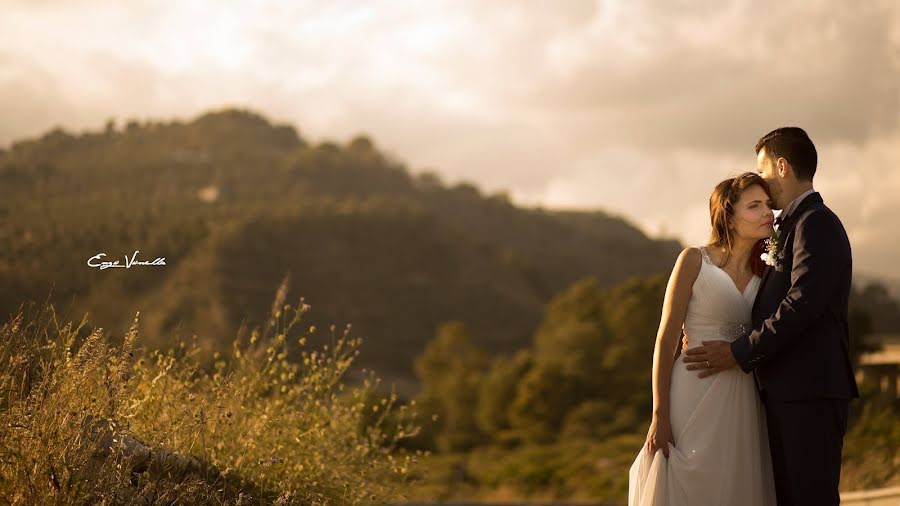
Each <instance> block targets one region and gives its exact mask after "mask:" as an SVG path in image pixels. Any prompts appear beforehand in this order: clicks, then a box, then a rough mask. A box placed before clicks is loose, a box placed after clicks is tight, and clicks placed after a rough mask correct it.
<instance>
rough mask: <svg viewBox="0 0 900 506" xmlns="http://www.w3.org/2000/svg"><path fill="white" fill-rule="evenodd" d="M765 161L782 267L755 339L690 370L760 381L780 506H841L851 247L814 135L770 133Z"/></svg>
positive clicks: (759, 314) (714, 349)
mask: <svg viewBox="0 0 900 506" xmlns="http://www.w3.org/2000/svg"><path fill="white" fill-rule="evenodd" d="M756 154H757V158H756V162H757V172H759V174H760V175H761V176H762V177H763V178H764V179H765V180H766V181H767V182H768V183H769V186H770V191H771V197H772V200H773V203H774V205H773V207H774V208H776V209H779V208H780V209H782V212H781V215H780V216H779V217H778V219H776V220H775V225H776V226H777V230H778V235H779V236H780V238H779V240H778V241H777V242H778V243H779V250H778V252H777V253H776V254H775V255H774V256H775V259H774V260H775V262H774V266H770V267H768V268H766V272H765V275H764V277H763V279H762V283H761V284H760V288H759V291H758V292H757V296H756V300H755V301H754V304H753V313H752V320H753V329H754V330H753V331H752V332H751V333H750V334H748V335H744V336H742V337H740V338H738V339H737V340H736V341H734V342H731V343H729V342H728V341H704V343H703V344H704V346H700V347H696V348H694V349H691V350H687V351H685V357H684V361H685V362H688V363H690V365H689V366H688V369H692V370H702V371H703V372H701V373H700V376H701V377H705V376H710V375H712V374H716V373H719V372H721V371H724V370H727V369H730V368H731V367H734V366H735V365H740V367H741V369H743V370H744V372H748V373H749V372H750V371H754V372H755V375H756V381H757V385H758V387H759V391H760V397H761V399H762V401H763V403H764V405H765V407H766V418H767V423H766V425H767V428H768V433H769V448H770V450H771V454H772V468H773V471H774V473H775V490H776V494H777V497H778V506H785V505H795V506H796V505H807V504H809V505H837V504H839V502H840V496H839V494H838V485H839V482H840V476H841V450H842V447H843V440H844V434H845V433H846V432H847V418H848V414H849V405H850V400H851V399H853V398H857V397H859V391H858V390H857V387H856V380H855V379H854V376H853V369H852V367H851V365H850V350H849V347H850V342H849V331H848V326H847V299H848V297H849V294H850V279H851V270H852V269H851V266H852V261H851V255H850V242H849V240H848V239H847V233H846V232H845V231H844V227H843V225H842V224H841V221H840V220H839V219H838V217H837V216H836V215H835V214H834V213H833V212H832V211H831V209H829V208H828V207H827V206H825V204H824V203H823V201H822V197H821V196H820V195H819V193H818V192H816V191H815V190H813V176H814V175H815V173H816V163H817V155H816V148H815V146H814V145H813V143H812V141H811V140H810V139H809V137H808V136H807V135H806V132H804V131H803V130H802V129H800V128H796V127H786V128H779V129H777V130H774V131H772V132H769V133H768V134H766V135H765V136H763V137H762V138H761V139H760V140H759V142H757V144H756ZM738 458H740V456H738Z"/></svg>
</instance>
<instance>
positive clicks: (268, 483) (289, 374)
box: [0, 287, 423, 504]
mask: <svg viewBox="0 0 900 506" xmlns="http://www.w3.org/2000/svg"><path fill="white" fill-rule="evenodd" d="M282 288H283V289H282V290H280V291H279V294H280V297H276V301H275V304H274V306H273V308H272V313H271V318H270V319H269V322H268V324H267V325H266V326H265V327H264V328H262V329H254V330H253V331H252V332H249V335H246V334H247V333H246V332H245V333H243V334H244V335H239V336H238V338H237V339H236V340H235V341H234V343H233V346H232V347H231V350H230V351H229V352H228V353H222V354H217V356H216V361H215V364H214V367H213V368H212V369H211V370H205V369H202V368H200V367H199V366H198V362H197V361H196V360H195V357H196V356H197V354H198V352H199V349H198V347H197V346H196V343H192V342H187V343H180V344H179V345H178V346H177V347H176V348H175V349H172V350H170V351H167V352H161V351H146V350H144V349H142V348H141V346H140V345H141V340H140V338H139V331H138V328H139V315H136V316H135V318H134V324H133V325H132V327H131V330H130V331H129V332H128V333H127V334H126V335H125V336H124V337H122V338H120V339H114V338H112V337H111V336H109V335H108V334H106V333H105V332H104V331H103V329H99V328H98V329H94V330H92V331H90V332H87V331H86V328H87V327H88V325H87V320H86V319H82V321H81V323H80V324H77V325H76V324H73V323H72V322H68V323H62V322H60V321H59V319H58V317H57V313H56V311H55V309H54V307H53V306H52V305H45V306H43V307H41V306H39V305H35V304H31V305H28V306H24V305H23V306H22V309H21V311H20V312H19V314H18V315H17V316H15V318H13V319H12V320H11V321H8V322H7V323H6V324H5V325H3V326H2V330H0V362H2V363H3V364H4V367H3V368H2V369H0V503H3V504H173V503H188V504H362V503H374V502H383V501H387V500H390V499H396V498H397V494H398V493H400V492H401V491H402V489H401V488H400V487H402V486H404V483H405V482H406V481H408V480H409V479H410V476H411V474H410V471H409V470H410V466H411V465H413V464H415V463H416V461H417V459H419V458H420V457H421V456H423V452H409V451H405V450H403V449H399V448H397V444H398V442H399V441H401V440H403V439H404V438H407V437H409V436H410V435H413V434H415V432H416V426H415V413H414V412H413V409H414V406H405V405H404V406H398V405H397V404H398V403H397V402H396V401H397V400H396V396H389V397H382V398H378V397H377V396H376V395H375V388H374V387H375V385H376V384H377V383H378V382H379V380H378V378H375V377H374V375H372V374H371V373H370V374H369V377H368V378H367V379H366V381H365V382H364V384H362V385H360V386H357V387H354V388H347V387H345V385H344V383H343V382H342V375H343V374H344V372H345V371H346V370H347V368H348V367H349V366H350V364H351V363H352V361H353V359H354V357H355V356H356V355H357V354H358V353H359V351H358V348H359V345H360V342H361V341H360V340H359V339H351V338H350V337H349V330H350V326H349V325H348V326H347V328H346V330H345V331H344V333H343V335H342V336H339V337H338V338H335V334H334V330H335V329H334V327H333V326H332V327H331V343H330V344H328V345H325V346H324V347H323V348H322V349H320V350H308V349H306V346H307V345H306V340H307V339H308V337H309V335H311V334H312V333H314V332H315V329H314V328H309V329H308V332H306V331H304V332H301V331H299V330H298V329H299V326H298V324H299V323H300V321H301V319H302V316H303V315H304V313H306V312H307V311H308V309H309V305H307V304H305V303H304V302H303V299H301V301H300V304H299V305H298V306H297V307H296V308H293V307H291V305H283V303H284V299H283V294H284V293H285V290H284V287H282Z"/></svg>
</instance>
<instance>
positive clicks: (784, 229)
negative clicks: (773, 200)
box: [750, 192, 823, 315]
mask: <svg viewBox="0 0 900 506" xmlns="http://www.w3.org/2000/svg"><path fill="white" fill-rule="evenodd" d="M821 202H823V200H822V196H821V195H820V194H819V192H812V193H810V194H809V195H807V196H806V198H804V199H803V200H801V201H800V203H799V204H797V208H796V209H794V210H793V211H792V212H791V215H790V216H788V217H787V218H785V220H784V223H782V224H781V227H779V229H778V236H779V237H781V238H782V239H783V238H785V237H786V236H787V234H788V232H790V231H791V228H792V227H793V226H794V222H795V221H796V218H797V217H798V216H800V215H802V214H803V212H804V211H806V209H807V208H808V207H809V206H811V205H813V204H816V203H821ZM772 270H773V269H772V266H771V265H766V272H765V273H763V278H762V281H761V282H760V283H759V290H757V291H756V298H755V299H754V300H753V309H752V311H751V313H750V314H751V315H755V314H756V308H757V306H758V305H759V300H760V299H761V298H762V293H763V288H765V286H766V281H767V280H768V279H769V275H770V274H771V273H772Z"/></svg>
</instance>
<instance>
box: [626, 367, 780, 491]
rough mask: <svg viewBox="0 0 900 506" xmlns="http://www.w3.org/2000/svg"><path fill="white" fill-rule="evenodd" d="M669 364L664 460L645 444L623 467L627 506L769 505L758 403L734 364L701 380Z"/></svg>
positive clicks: (768, 467)
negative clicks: (668, 426) (627, 466)
mask: <svg viewBox="0 0 900 506" xmlns="http://www.w3.org/2000/svg"><path fill="white" fill-rule="evenodd" d="M686 367H687V364H685V363H684V362H683V361H681V360H676V361H675V366H674V367H673V369H672V383H671V394H670V413H671V418H672V419H671V423H672V439H673V440H674V441H675V445H674V446H673V445H672V444H671V443H670V444H669V458H668V459H667V458H666V457H665V455H663V453H662V450H658V451H657V452H656V454H655V455H650V454H649V453H648V452H647V449H646V447H643V448H642V449H641V451H640V452H639V453H638V455H637V458H636V459H635V460H634V464H632V466H631V470H630V471H629V475H628V478H629V484H628V485H629V486H628V505H629V506H704V505H711V506H713V505H730V506H772V505H774V504H775V485H774V481H773V477H772V459H771V455H770V453H769V440H768V432H767V430H766V417H765V411H764V409H765V408H764V407H763V405H762V402H761V401H760V399H759V394H758V393H757V391H756V384H755V380H754V378H753V375H752V374H745V373H744V372H743V371H742V370H741V369H740V368H739V367H734V368H732V369H729V370H727V371H723V372H720V373H718V374H714V375H712V376H710V377H707V378H699V377H698V376H697V375H698V373H699V371H688V370H687V369H686Z"/></svg>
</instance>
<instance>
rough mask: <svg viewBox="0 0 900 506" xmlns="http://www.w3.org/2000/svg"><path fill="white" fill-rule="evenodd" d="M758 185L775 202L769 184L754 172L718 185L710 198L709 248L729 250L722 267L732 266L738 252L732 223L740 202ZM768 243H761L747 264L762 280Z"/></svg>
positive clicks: (751, 254)
mask: <svg viewBox="0 0 900 506" xmlns="http://www.w3.org/2000/svg"><path fill="white" fill-rule="evenodd" d="M754 185H759V186H760V187H762V189H763V191H765V192H766V195H768V196H769V198H772V193H771V192H770V191H769V183H767V182H766V180H765V179H763V178H762V177H761V176H760V175H759V174H756V173H753V172H745V173H743V174H741V175H740V176H737V177H733V178H729V179H726V180H724V181H722V182H721V183H719V184H717V185H716V189H715V190H713V192H712V195H710V196H709V221H710V222H711V224H712V234H710V237H709V243H708V244H707V246H713V247H717V248H722V249H724V250H725V260H724V261H723V262H722V265H725V264H726V263H728V259H729V258H730V257H731V252H732V249H733V248H734V231H733V230H731V229H730V228H728V220H730V219H731V218H732V217H733V216H734V205H735V204H736V203H737V201H738V200H740V198H741V194H742V193H744V190H746V189H747V188H750V187H751V186H754ZM765 242H766V240H765V239H760V240H759V241H757V242H756V244H754V245H753V250H752V251H751V252H750V258H749V259H748V260H747V266H748V267H750V270H751V272H753V274H756V275H757V276H762V275H763V273H764V272H765V270H766V264H765V262H763V261H762V259H761V258H760V256H761V255H762V253H763V251H765Z"/></svg>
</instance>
